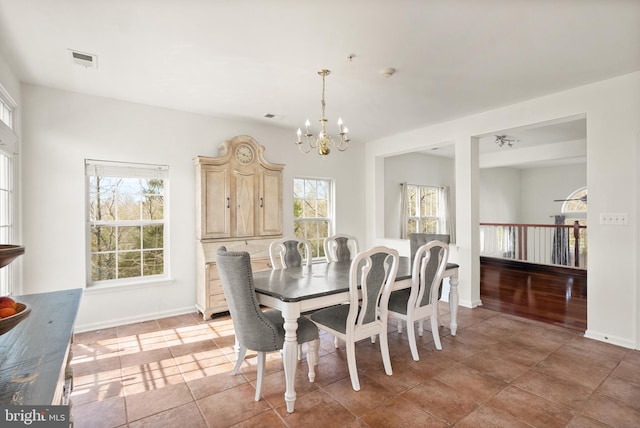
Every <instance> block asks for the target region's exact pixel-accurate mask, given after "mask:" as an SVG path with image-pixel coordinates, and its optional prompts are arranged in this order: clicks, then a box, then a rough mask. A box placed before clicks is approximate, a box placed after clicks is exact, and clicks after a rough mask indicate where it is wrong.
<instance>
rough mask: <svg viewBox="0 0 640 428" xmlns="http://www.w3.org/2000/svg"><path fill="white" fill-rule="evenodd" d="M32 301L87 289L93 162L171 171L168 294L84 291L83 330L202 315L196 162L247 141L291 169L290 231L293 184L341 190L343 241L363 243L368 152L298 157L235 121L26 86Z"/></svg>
mask: <svg viewBox="0 0 640 428" xmlns="http://www.w3.org/2000/svg"><path fill="white" fill-rule="evenodd" d="M22 97H23V98H22V99H23V103H24V124H23V148H24V152H23V158H24V168H23V185H24V186H23V190H24V192H23V193H24V213H23V220H24V245H25V247H26V254H25V255H24V256H23V262H24V290H23V291H24V293H25V294H29V293H39V292H45V291H54V290H62V289H69V288H84V287H85V282H86V281H85V231H84V227H85V226H84V221H85V180H84V167H83V165H84V159H85V158H91V159H103V160H117V161H127V162H144V163H157V164H167V165H169V168H170V179H169V180H170V181H169V192H170V198H169V199H170V210H169V211H170V212H169V215H170V233H171V245H170V256H171V262H170V268H171V276H172V278H173V281H172V283H171V284H168V285H157V284H156V285H153V286H146V287H125V288H122V287H121V288H113V289H107V290H104V289H102V290H95V289H94V290H85V292H84V296H83V299H82V303H81V306H80V312H79V315H78V319H77V323H76V330H77V331H83V330H87V329H93V328H102V327H105V326H109V325H118V324H123V323H127V322H133V321H137V320H143V319H152V318H158V317H162V316H168V315H172V314H176V313H183V312H192V311H194V310H195V289H196V288H195V278H196V273H195V211H194V210H195V185H194V165H193V158H194V157H195V156H197V155H207V156H214V155H216V154H217V153H218V150H217V148H218V146H219V144H220V143H222V142H223V141H225V140H228V139H230V138H232V137H234V136H236V135H240V134H247V135H251V136H252V137H254V138H255V139H256V140H257V141H258V142H259V143H260V144H262V145H263V146H265V149H266V150H265V157H266V158H267V160H269V161H271V162H275V163H284V164H286V167H285V170H284V197H283V199H284V200H283V204H284V230H285V233H288V234H292V233H293V208H287V207H292V206H293V205H292V204H293V201H292V189H293V177H294V176H300V175H305V176H314V177H332V178H334V179H335V180H336V199H337V213H336V222H337V230H338V231H342V232H345V231H348V232H349V233H351V234H354V235H356V236H357V237H358V238H360V239H364V236H365V231H364V221H363V218H362V212H363V208H362V207H363V205H364V195H363V192H362V189H363V187H364V179H363V177H364V171H363V153H364V149H363V146H362V145H361V144H358V143H352V147H351V148H350V149H349V150H348V151H346V152H344V153H336V154H332V155H330V156H329V157H328V158H327V159H325V160H323V159H321V158H320V157H319V156H318V155H315V154H307V155H303V154H301V153H299V152H298V150H297V149H296V148H295V145H294V141H295V130H288V129H282V128H277V127H274V126H270V125H269V124H264V125H263V124H256V123H255V122H254V123H251V122H248V121H246V122H243V121H232V120H227V119H219V118H213V117H207V116H201V115H196V114H190V113H184V112H179V111H174V110H169V109H162V108H155V107H149V106H144V105H140V104H134V103H127V102H121V101H116V100H112V99H106V98H100V97H94V96H89V95H81V94H77V93H72V92H66V91H59V90H54V89H50V88H43V87H37V86H32V85H23V87H22Z"/></svg>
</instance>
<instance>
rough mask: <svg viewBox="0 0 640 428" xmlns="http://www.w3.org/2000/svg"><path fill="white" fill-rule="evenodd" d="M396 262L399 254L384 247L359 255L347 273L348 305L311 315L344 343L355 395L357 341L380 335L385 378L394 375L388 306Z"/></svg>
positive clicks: (356, 388)
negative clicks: (388, 329) (390, 354)
mask: <svg viewBox="0 0 640 428" xmlns="http://www.w3.org/2000/svg"><path fill="white" fill-rule="evenodd" d="M398 260H399V257H398V252H397V251H396V250H393V249H391V248H387V247H375V248H372V249H371V250H369V251H363V252H361V253H358V255H357V256H355V257H354V259H353V260H352V261H351V269H350V271H349V304H345V305H337V306H332V307H330V308H326V309H320V310H318V311H315V312H314V313H312V314H311V320H312V321H313V322H315V323H316V325H317V326H318V328H320V329H322V330H324V331H327V332H329V333H331V334H333V335H334V336H336V337H337V338H339V339H341V340H344V341H345V343H346V349H347V364H348V366H349V376H350V377H351V386H352V387H353V389H354V390H355V391H359V390H360V380H359V379H358V368H357V367H356V353H355V352H356V348H355V345H356V342H357V341H359V340H362V339H364V338H369V337H375V335H380V351H381V353H382V361H383V363H384V369H385V372H386V373H387V375H389V376H391V375H392V374H393V371H392V369H391V360H390V358H389V342H388V340H387V304H388V302H389V293H390V292H391V287H392V285H393V283H394V281H395V280H396V274H397V272H398ZM359 286H360V287H359ZM361 293H362V296H360V294H361ZM360 297H362V298H360Z"/></svg>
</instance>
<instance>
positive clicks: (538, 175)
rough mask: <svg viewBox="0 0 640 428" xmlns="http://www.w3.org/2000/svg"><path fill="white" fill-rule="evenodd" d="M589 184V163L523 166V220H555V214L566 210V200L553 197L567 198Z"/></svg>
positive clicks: (544, 222) (540, 221)
mask: <svg viewBox="0 0 640 428" xmlns="http://www.w3.org/2000/svg"><path fill="white" fill-rule="evenodd" d="M586 185H587V165H586V164H579V165H562V166H550V167H547V168H531V169H525V170H522V176H521V204H522V214H521V216H520V220H521V221H519V223H532V224H536V223H537V224H553V218H552V217H553V216H554V215H557V214H560V213H561V211H562V202H554V201H553V200H554V199H565V198H567V197H568V196H569V195H570V194H571V193H573V192H575V191H576V190H578V189H580V188H582V187H585V186H586ZM589 226H591V224H589Z"/></svg>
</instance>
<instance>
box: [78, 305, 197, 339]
mask: <svg viewBox="0 0 640 428" xmlns="http://www.w3.org/2000/svg"><path fill="white" fill-rule="evenodd" d="M194 312H196V308H195V306H187V307H185V308H179V309H172V310H169V311H163V312H151V313H148V314H138V315H136V316H134V317H124V318H118V319H110V320H107V321H100V322H95V323H89V324H76V325H75V328H74V332H75V333H84V332H86V331H94V330H104V329H107V328H112V327H118V326H121V325H126V324H133V323H136V322H143V321H150V320H157V319H160V318H167V317H173V316H176V315H184V314H191V313H194Z"/></svg>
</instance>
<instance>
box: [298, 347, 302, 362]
mask: <svg viewBox="0 0 640 428" xmlns="http://www.w3.org/2000/svg"><path fill="white" fill-rule="evenodd" d="M298 361H302V345H298Z"/></svg>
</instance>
